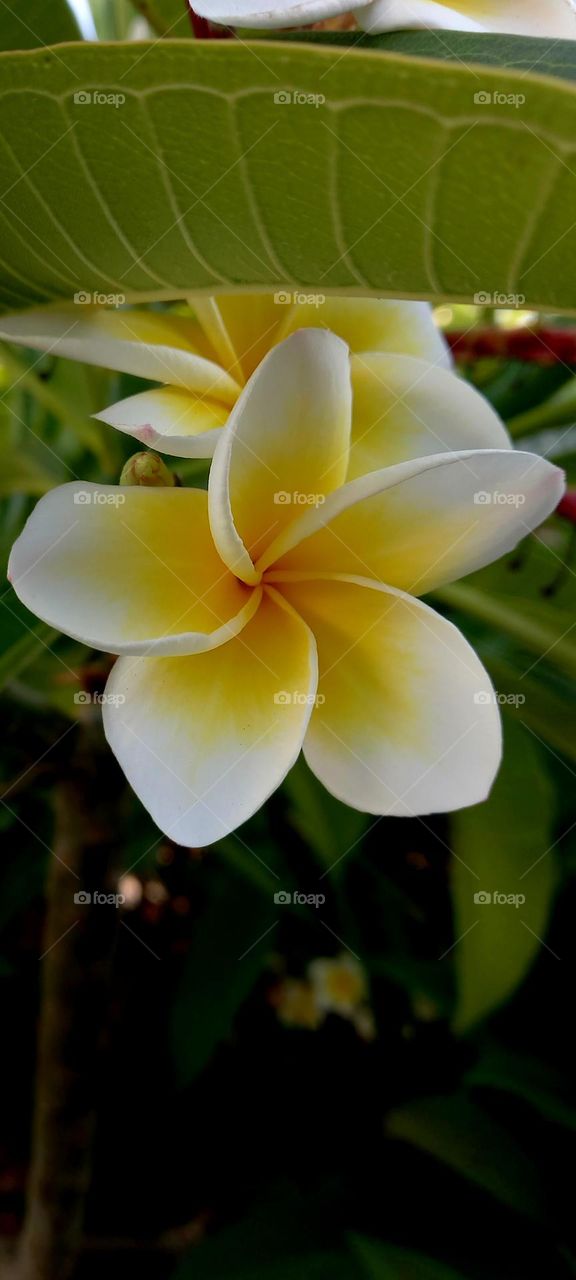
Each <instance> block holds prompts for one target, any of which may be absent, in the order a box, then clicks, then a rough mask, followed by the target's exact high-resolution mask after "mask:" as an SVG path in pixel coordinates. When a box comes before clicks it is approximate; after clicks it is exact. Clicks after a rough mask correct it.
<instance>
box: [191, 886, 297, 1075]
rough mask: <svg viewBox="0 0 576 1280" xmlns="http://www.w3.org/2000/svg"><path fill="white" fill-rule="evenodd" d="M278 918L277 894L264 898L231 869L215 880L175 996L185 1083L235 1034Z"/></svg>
mask: <svg viewBox="0 0 576 1280" xmlns="http://www.w3.org/2000/svg"><path fill="white" fill-rule="evenodd" d="M274 923H275V920H274V909H273V902H272V894H270V898H269V900H268V901H267V902H266V901H263V899H262V896H261V894H260V893H259V892H258V890H256V889H254V888H252V887H251V886H250V885H248V884H247V883H246V882H245V881H243V880H240V879H238V877H234V876H232V875H231V874H230V873H229V872H228V873H227V874H226V875H225V876H222V875H220V876H218V877H217V878H216V880H215V882H213V883H212V884H211V886H210V897H209V901H208V903H207V904H206V905H205V907H204V909H203V911H202V913H201V916H200V917H199V919H198V920H197V921H196V923H195V926H194V934H193V938H192V945H191V947H190V950H189V952H188V955H187V957H186V962H185V965H184V970H183V973H182V976H181V979H180V983H179V987H178V990H177V992H176V996H175V1001H174V1008H173V1015H172V1042H173V1048H174V1060H175V1068H176V1073H177V1077H178V1081H179V1083H180V1084H181V1085H183V1086H184V1085H187V1084H189V1083H190V1082H191V1081H192V1080H193V1079H194V1078H195V1077H196V1076H197V1075H198V1073H199V1072H200V1071H202V1069H203V1068H204V1067H205V1066H206V1064H207V1063H208V1061H209V1060H210V1058H211V1057H212V1054H213V1053H214V1050H215V1048H216V1046H217V1045H218V1044H219V1043H220V1041H221V1040H223V1039H224V1038H225V1037H226V1036H227V1035H229V1034H230V1032H231V1030H232V1026H233V1023H234V1019H235V1017H236V1015H237V1013H238V1011H239V1009H240V1006H241V1005H242V1003H243V1002H244V1000H245V999H246V998H247V996H248V995H249V993H250V991H251V990H252V987H253V986H254V982H255V981H256V978H257V976H258V974H259V972H260V970H261V968H262V965H263V963H264V961H265V959H266V956H267V954H268V952H269V950H270V946H271V941H272V938H273V930H272V929H271V928H270V926H271V925H272V926H274Z"/></svg>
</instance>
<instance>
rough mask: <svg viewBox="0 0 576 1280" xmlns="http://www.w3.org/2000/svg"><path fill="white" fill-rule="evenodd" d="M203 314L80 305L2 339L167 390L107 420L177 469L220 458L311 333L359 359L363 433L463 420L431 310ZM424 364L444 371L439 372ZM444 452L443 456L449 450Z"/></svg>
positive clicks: (209, 309)
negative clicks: (281, 364)
mask: <svg viewBox="0 0 576 1280" xmlns="http://www.w3.org/2000/svg"><path fill="white" fill-rule="evenodd" d="M295 298H308V299H310V300H308V301H295V300H294V299H295ZM194 311H195V318H192V316H188V317H186V316H179V315H170V314H168V313H167V312H164V313H159V312H153V311H144V310H126V311H121V310H116V311H108V310H105V309H103V308H99V307H91V306H78V305H76V306H69V307H62V306H57V307H44V308H40V309H39V310H37V311H26V312H22V313H19V314H16V315H12V316H3V317H2V318H1V320H0V337H3V338H7V339H9V340H10V341H11V342H17V343H18V344H20V345H24V346H29V347H35V348H38V349H39V350H40V351H50V352H51V353H52V354H53V355H63V356H70V357H72V358H73V359H76V360H82V361H85V362H87V363H89V364H99V365H104V366H105V367H106V368H109V369H117V370H120V371H122V372H124V373H131V374H136V375H137V376H139V377H142V378H150V379H157V380H158V381H159V382H162V383H164V384H165V385H164V386H162V387H159V388H155V389H153V390H150V391H144V392H141V393H139V394H138V395H134V396H129V397H128V398H127V399H125V400H121V401H120V402H119V403H118V404H114V405H112V406H111V407H110V408H108V409H106V410H105V411H104V412H102V413H99V414H97V415H96V416H97V417H98V418H100V420H101V421H102V422H107V423H110V424H111V425H112V426H115V427H117V428H118V429H119V430H120V431H125V432H127V433H128V434H129V435H132V436H134V437H135V438H136V439H137V440H139V441H141V442H142V443H144V444H146V445H151V446H152V447H153V448H154V449H156V450H158V451H159V452H163V453H167V454H172V455H175V456H176V457H184V458H207V457H212V455H213V453H214V449H215V448H216V444H217V442H218V438H219V436H220V433H221V430H222V427H223V426H224V424H225V423H226V421H227V419H228V416H229V414H230V411H231V409H232V408H233V407H234V405H235V403H236V401H237V399H238V397H239V395H240V393H241V391H242V388H243V387H244V386H245V385H246V382H247V380H248V378H249V377H250V375H251V374H252V373H253V372H254V369H255V368H256V367H257V365H258V364H259V362H260V360H261V359H262V357H263V356H264V355H266V352H267V351H269V350H270V349H271V348H272V347H274V346H276V345H277V344H278V343H279V342H282V341H283V339H284V338H286V337H287V336H288V335H289V334H290V333H293V332H294V331H295V330H296V329H301V328H304V327H306V326H314V327H316V326H319V325H322V327H325V328H328V329H331V330H333V331H334V332H335V333H337V334H338V335H339V336H340V337H341V338H343V339H344V341H345V342H347V343H348V346H349V347H351V349H352V351H353V352H356V353H357V354H358V359H357V360H356V361H354V362H353V368H352V379H353V383H354V387H355V389H356V390H357V395H356V396H355V404H356V406H357V411H358V414H359V415H361V416H362V421H363V422H364V420H365V419H366V417H367V415H368V416H369V415H372V417H373V420H374V422H376V421H377V419H378V418H380V417H381V416H382V414H384V413H387V414H392V415H394V418H395V421H396V426H397V429H398V431H399V432H401V431H402V422H403V420H405V418H406V413H410V412H412V413H413V414H418V413H422V412H423V408H424V406H426V404H427V403H432V402H434V404H435V406H436V415H437V419H438V423H441V422H442V421H443V418H444V412H446V414H447V415H448V418H450V416H451V415H453V414H454V413H456V414H457V413H458V406H457V402H456V400H455V398H454V396H455V393H454V388H453V384H452V381H451V380H450V379H448V377H447V376H445V375H446V370H449V369H450V368H451V363H452V362H451V356H450V354H449V351H448V347H447V344H446V342H445V340H444V338H443V337H442V335H441V334H440V333H439V331H438V329H437V328H436V325H435V324H434V320H433V318H432V312H431V310H430V308H429V307H428V306H427V304H426V303H420V302H392V301H380V300H379V299H373V298H368V299H366V298H364V299H360V298H340V297H333V298H330V297H327V298H325V299H324V300H322V295H316V294H312V295H301V294H296V295H294V294H290V293H287V292H285V291H282V292H280V293H276V294H264V293H262V294H246V295H235V296H225V297H218V298H212V297H206V298H197V299H195V300H194ZM368 352H379V353H380V354H381V356H383V357H384V356H385V357H386V360H384V361H381V364H380V366H379V368H380V377H379V379H377V380H375V379H374V377H373V375H372V373H371V370H370V368H368V367H366V364H365V362H364V361H363V359H362V356H363V355H364V354H365V353H368ZM415 361H426V362H427V363H428V364H430V365H433V366H435V368H434V369H432V370H430V371H429V372H427V371H425V370H424V369H423V368H421V367H419V366H418V365H417V364H416V363H415ZM448 430H449V428H448ZM435 447H436V449H441V448H442V447H443V445H442V440H441V439H438V440H437V441H436V445H435ZM446 447H447V448H451V445H450V444H447V445H446ZM376 465H378V464H376Z"/></svg>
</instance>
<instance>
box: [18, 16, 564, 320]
mask: <svg viewBox="0 0 576 1280" xmlns="http://www.w3.org/2000/svg"><path fill="white" fill-rule="evenodd" d="M151 3H154V0H151ZM350 42H351V43H355V42H356V34H355V33H354V36H353V37H352V38H351V41H350ZM498 42H499V38H496V37H494V41H493V42H492V41H491V39H490V37H489V36H484V35H477V36H474V35H470V37H469V40H468V42H467V44H466V47H467V49H468V50H470V49H472V50H474V48H475V49H476V54H477V57H478V58H480V60H482V61H485V58H486V57H489V56H490V49H491V48H492V47H494V50H495V51H496V48H497V45H498ZM442 44H443V41H438V40H435V41H434V42H433V47H434V52H435V53H436V54H437V53H438V51H439V50H440V51H441V49H442ZM508 44H509V48H510V51H511V54H512V59H511V60H513V59H514V54H515V51H517V57H518V58H520V57H521V56H522V54H523V53H524V54H527V56H529V57H530V62H531V65H532V66H533V65H535V64H536V65H537V72H538V74H534V75H531V76H530V77H528V79H527V76H526V71H525V68H523V70H522V73H520V72H517V71H511V70H510V69H509V64H508V65H504V66H503V65H502V64H501V63H500V64H499V65H495V66H494V67H488V66H484V68H483V70H482V78H481V92H484V93H491V92H493V91H494V92H498V93H500V94H502V95H504V94H510V95H514V93H522V94H523V95H524V96H525V98H526V101H525V103H524V105H523V110H522V122H521V123H522V128H520V127H519V120H518V111H517V109H516V107H515V106H514V105H512V104H508V105H506V104H501V105H499V107H498V110H497V111H490V110H487V109H486V106H485V105H483V104H479V105H476V104H474V94H475V93H476V92H477V91H478V84H479V75H478V73H477V72H476V71H475V70H474V69H473V67H471V66H470V65H469V64H467V62H466V60H464V59H458V60H457V61H455V62H450V63H447V62H443V61H442V60H441V59H440V58H439V57H436V58H434V59H432V58H427V59H421V58H419V57H411V56H410V52H409V51H411V50H413V51H415V52H417V51H419V50H421V49H422V47H423V44H422V37H421V35H420V34H419V33H418V32H412V33H410V35H409V37H408V38H407V40H406V43H405V45H404V46H403V47H404V50H405V52H404V53H402V54H400V53H397V52H389V53H386V54H385V53H384V52H382V53H380V52H379V50H382V51H384V50H386V49H393V48H394V44H393V43H390V42H387V41H386V40H377V41H376V42H375V43H370V42H369V41H367V42H362V45H361V47H356V48H355V49H354V51H353V53H351V56H350V57H346V56H344V54H345V50H343V49H342V48H340V47H332V46H331V45H327V44H326V43H324V44H317V43H307V44H302V43H297V42H295V41H291V42H286V41H279V42H276V41H267V42H266V44H264V43H263V42H262V41H255V42H253V43H252V44H247V43H246V42H244V41H238V40H236V41H198V40H185V41H183V42H181V43H178V42H176V41H173V42H171V43H170V44H168V42H165V41H163V40H158V41H157V42H156V44H153V43H152V44H139V45H138V49H137V50H136V49H135V48H134V46H131V45H130V43H129V42H128V43H127V44H125V45H113V44H110V45H109V44H106V45H98V44H96V43H94V44H92V43H89V42H84V43H82V44H77V45H75V46H70V47H68V48H67V49H66V57H65V60H64V59H63V58H62V57H61V56H60V55H59V54H57V53H54V54H53V55H50V54H47V53H46V52H45V51H44V50H42V51H41V52H40V53H35V52H31V53H30V54H29V55H27V57H26V58H25V59H23V58H22V57H20V56H19V55H18V54H10V53H7V54H3V55H1V56H2V73H3V83H4V90H3V94H2V98H1V100H0V113H1V118H0V129H1V133H0V137H4V138H6V139H10V143H9V146H8V145H5V146H4V145H3V148H2V161H3V168H2V173H3V180H4V194H3V201H4V203H3V210H4V212H3V214H2V218H3V232H4V240H5V249H4V261H5V263H6V265H5V266H4V267H3V268H2V273H1V275H0V297H1V300H2V302H3V304H4V305H5V306H6V307H10V308H12V309H13V308H15V307H18V306H25V305H26V304H27V303H30V302H32V301H38V302H43V301H46V300H47V299H50V298H56V297H67V298H70V296H71V295H73V293H74V292H75V291H76V290H94V289H99V290H101V291H103V292H106V293H110V291H112V290H118V291H120V292H121V293H122V295H123V296H124V295H126V296H127V297H130V298H137V297H138V296H146V297H147V298H150V297H156V298H166V297H181V296H182V295H183V294H186V293H190V292H193V291H194V290H195V289H208V290H210V289H214V288H215V287H216V288H221V287H222V286H225V285H230V286H231V287H233V288H240V287H245V286H249V287H264V288H272V287H273V286H275V285H280V286H282V285H284V284H285V282H286V281H292V282H294V283H296V282H300V283H302V284H303V285H304V284H306V283H308V284H310V283H312V282H318V281H319V280H320V281H321V282H322V285H323V287H324V288H325V289H326V290H338V289H341V290H342V289H350V288H352V289H356V290H358V287H359V286H360V287H361V288H362V290H364V291H365V292H366V293H370V292H373V293H375V294H382V293H386V294H388V295H389V296H394V297H399V296H406V295H409V296H414V297H421V298H424V297H427V298H436V297H456V298H461V299H462V300H469V299H471V298H472V297H473V296H474V295H475V293H476V292H477V290H478V289H479V288H480V289H482V290H483V291H486V293H488V294H490V293H493V292H494V291H499V290H501V289H502V287H503V284H504V282H506V288H507V289H509V290H511V291H514V290H515V289H516V288H521V289H522V292H523V294H525V295H526V301H527V305H528V306H534V305H541V306H547V307H555V308H557V309H562V308H570V307H572V306H573V277H574V269H575V267H576V228H575V227H574V217H573V209H574V202H575V197H576V174H574V173H573V172H572V170H571V169H570V168H569V167H567V166H566V165H565V164H564V163H563V161H562V155H563V153H564V151H568V150H569V148H570V147H571V145H572V141H573V137H574V132H575V128H576V98H575V96H574V92H573V88H572V85H571V84H570V83H569V80H568V78H567V77H571V76H573V74H574V68H575V67H576V49H575V48H574V47H573V46H574V44H575V42H573V41H565V42H562V41H554V42H552V44H550V43H549V42H547V41H545V40H542V41H535V40H529V41H522V40H517V41H511V42H508ZM455 47H457V46H455ZM264 51H265V53H264ZM496 56H497V58H499V54H497V55H496ZM328 75H330V80H329V81H327V76H328ZM528 80H529V92H528V93H527V92H526V90H527V85H528ZM39 84H41V86H42V90H41V96H39V93H38V85H39ZM96 88H97V89H98V90H99V91H100V92H104V91H106V93H107V94H114V93H117V94H120V95H121V100H120V101H118V102H117V104H116V105H112V104H111V103H102V102H100V103H94V102H90V101H88V102H87V101H86V95H89V94H90V93H92V92H93V91H95V89H96ZM327 89H328V95H327ZM293 90H297V91H298V92H301V93H305V94H308V95H310V94H316V95H321V99H320V101H319V102H318V103H317V105H316V107H314V106H312V105H310V104H309V105H306V104H302V105H301V106H300V108H299V110H293V109H291V108H288V107H287V106H286V105H285V103H284V102H280V103H278V102H277V101H275V94H277V93H278V92H286V91H287V92H291V91H293ZM78 93H80V94H81V95H82V94H83V95H84V97H83V98H81V101H80V102H78V100H76V101H75V95H78ZM327 96H329V101H328V102H327V103H325V101H324V99H326V98H327ZM39 119H41V121H42V128H41V129H39V128H38V121H39ZM475 126H478V127H475ZM190 138H194V146H193V147H190ZM511 148H513V153H514V161H515V180H514V182H511V183H508V184H507V185H506V190H505V192H504V193H503V190H502V188H501V186H500V185H499V184H497V183H494V182H493V181H492V175H493V173H494V171H495V170H496V169H500V168H501V169H502V170H504V169H505V168H506V166H507V165H508V161H509V157H510V154H511ZM431 156H436V158H437V162H436V163H434V164H433V165H432V166H431V162H430V157H431ZM438 157H440V159H438ZM32 171H33V175H32V176H31V177H30V176H28V177H27V180H26V181H24V180H23V178H22V174H23V173H24V174H25V175H31V174H32ZM199 174H200V175H201V178H200V179H199ZM335 175H337V181H335ZM199 184H200V188H201V190H199ZM551 189H553V192H554V198H553V200H548V201H545V202H543V203H542V207H540V206H538V208H536V209H535V207H534V201H533V193H534V191H535V190H542V191H544V192H546V191H549V190H551ZM303 193H305V198H303ZM95 197H96V198H95ZM303 210H304V211H305V215H306V217H305V234H303V225H304V224H303V220H302V219H303ZM431 210H432V213H431V212H430V211H431ZM422 212H424V213H425V215H426V216H425V218H423V217H422V216H421V214H422ZM22 224H24V226H25V228H26V234H24V233H23V231H22ZM519 244H520V245H524V246H525V247H526V252H525V253H523V254H519V252H518V245H519Z"/></svg>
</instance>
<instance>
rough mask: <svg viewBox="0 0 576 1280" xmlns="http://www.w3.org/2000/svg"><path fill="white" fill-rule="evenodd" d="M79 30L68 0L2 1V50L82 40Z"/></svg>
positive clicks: (0, 19)
mask: <svg viewBox="0 0 576 1280" xmlns="http://www.w3.org/2000/svg"><path fill="white" fill-rule="evenodd" d="M79 39H80V30H79V27H78V24H77V22H76V19H75V17H74V14H73V12H72V10H71V8H70V6H69V4H67V0H2V4H1V5H0V49H1V50H5V49H34V48H36V46H37V45H46V44H57V43H58V42H59V41H62V40H79Z"/></svg>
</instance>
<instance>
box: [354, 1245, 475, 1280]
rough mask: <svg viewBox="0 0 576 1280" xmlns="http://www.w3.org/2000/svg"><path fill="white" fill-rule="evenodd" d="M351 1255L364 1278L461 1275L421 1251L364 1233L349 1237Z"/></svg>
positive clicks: (450, 1278) (420, 1279) (415, 1279)
mask: <svg viewBox="0 0 576 1280" xmlns="http://www.w3.org/2000/svg"><path fill="white" fill-rule="evenodd" d="M350 1244H351V1246H352V1252H353V1254H354V1255H355V1256H356V1257H357V1258H358V1260H359V1262H361V1263H362V1266H363V1268H364V1270H365V1273H366V1280H463V1277H462V1276H461V1275H459V1274H457V1272H456V1271H453V1270H452V1268H451V1267H447V1266H445V1264H444V1263H443V1262H437V1261H436V1260H435V1259H433V1258H425V1257H424V1254H422V1253H412V1251H411V1250H410V1251H408V1250H406V1249H399V1248H397V1247H396V1245H392V1244H388V1243H386V1242H384V1241H383V1240H374V1239H371V1238H369V1237H368V1236H358V1235H353V1236H351V1237H350Z"/></svg>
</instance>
